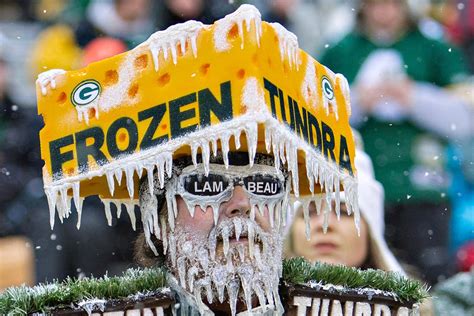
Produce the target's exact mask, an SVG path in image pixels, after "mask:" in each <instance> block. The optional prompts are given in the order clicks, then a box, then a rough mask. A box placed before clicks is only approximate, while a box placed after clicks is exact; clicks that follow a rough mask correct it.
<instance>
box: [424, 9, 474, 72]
mask: <svg viewBox="0 0 474 316" xmlns="http://www.w3.org/2000/svg"><path fill="white" fill-rule="evenodd" d="M433 11H434V15H436V17H437V18H438V19H439V20H440V22H441V23H442V24H444V25H445V27H446V31H447V35H448V37H449V39H450V40H451V41H452V42H454V43H456V44H457V45H459V47H460V48H461V50H462V51H463V53H464V56H465V58H466V60H467V61H468V64H469V68H470V71H471V73H474V1H472V0H448V1H444V2H441V3H439V4H438V5H437V6H435V7H434V9H433Z"/></svg>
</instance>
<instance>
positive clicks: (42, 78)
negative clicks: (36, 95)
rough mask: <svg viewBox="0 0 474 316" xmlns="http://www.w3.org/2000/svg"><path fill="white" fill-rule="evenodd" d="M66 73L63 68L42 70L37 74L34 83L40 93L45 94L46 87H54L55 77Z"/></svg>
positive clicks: (46, 91)
mask: <svg viewBox="0 0 474 316" xmlns="http://www.w3.org/2000/svg"><path fill="white" fill-rule="evenodd" d="M65 73H66V71H65V70H63V69H50V70H47V71H45V72H42V73H40V74H39V75H38V79H36V83H37V84H38V85H39V86H40V89H41V94H42V95H46V94H47V93H48V90H47V89H46V87H47V86H48V85H49V86H50V87H51V89H53V90H54V89H56V77H57V76H61V75H64V74H65Z"/></svg>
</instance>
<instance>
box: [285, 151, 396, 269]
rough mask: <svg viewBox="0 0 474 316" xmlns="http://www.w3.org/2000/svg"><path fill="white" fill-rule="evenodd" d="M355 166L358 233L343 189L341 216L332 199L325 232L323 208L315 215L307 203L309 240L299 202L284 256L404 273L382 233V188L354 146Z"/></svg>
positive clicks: (367, 162)
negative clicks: (358, 216) (337, 214)
mask: <svg viewBox="0 0 474 316" xmlns="http://www.w3.org/2000/svg"><path fill="white" fill-rule="evenodd" d="M355 166H356V169H357V177H358V193H359V197H358V203H359V209H360V212H361V221H360V236H359V235H358V232H357V229H356V227H355V225H354V217H353V215H348V214H347V211H346V206H345V197H344V193H341V210H340V212H341V216H340V219H338V218H337V216H336V213H335V203H336V202H335V201H333V202H332V206H331V210H330V214H329V226H328V228H327V232H326V233H324V229H323V221H324V219H323V218H324V215H323V214H322V211H321V214H319V215H318V214H317V212H316V206H315V204H314V203H311V204H310V208H309V215H310V232H311V234H310V236H311V238H310V240H307V239H306V234H305V221H304V217H303V210H302V207H301V205H299V206H298V208H297V209H296V215H295V217H294V220H293V222H292V223H291V224H290V226H289V231H288V234H287V236H286V240H285V257H300V256H302V257H304V258H306V259H307V260H309V261H311V262H316V261H321V262H326V263H329V264H342V265H346V266H350V267H355V268H361V269H381V270H385V271H394V272H398V273H401V274H403V275H404V274H405V272H404V270H403V268H402V267H401V265H400V263H399V262H398V261H397V259H396V258H395V257H394V255H393V254H392V252H391V251H390V249H389V248H388V246H387V244H386V242H385V239H384V236H383V232H384V226H385V224H384V208H383V207H384V206H383V200H384V190H383V187H382V185H381V184H380V183H379V182H378V181H377V180H375V178H374V171H373V167H372V161H371V160H370V158H369V156H367V154H366V153H364V152H363V151H361V150H357V152H356V158H355ZM322 203H323V205H324V204H325V202H322ZM323 207H326V206H325V205H324V206H323Z"/></svg>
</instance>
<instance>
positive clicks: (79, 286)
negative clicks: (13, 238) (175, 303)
mask: <svg viewBox="0 0 474 316" xmlns="http://www.w3.org/2000/svg"><path fill="white" fill-rule="evenodd" d="M164 287H166V273H165V271H164V270H163V269H159V268H155V269H129V270H127V271H125V272H124V273H123V275H122V276H119V277H108V276H103V277H101V278H93V277H91V278H82V279H72V278H68V279H66V280H64V281H63V282H54V283H49V284H39V285H37V286H34V287H27V286H20V287H12V288H8V289H6V290H5V292H3V293H2V294H0V315H7V314H8V315H25V314H28V313H31V312H35V311H39V312H46V311H48V310H49V309H51V308H53V307H54V308H58V307H61V306H69V305H70V304H71V303H78V302H81V301H83V300H88V299H95V298H100V299H106V300H108V299H119V298H126V297H128V296H130V295H135V294H137V293H147V292H153V291H157V290H159V289H161V288H164Z"/></svg>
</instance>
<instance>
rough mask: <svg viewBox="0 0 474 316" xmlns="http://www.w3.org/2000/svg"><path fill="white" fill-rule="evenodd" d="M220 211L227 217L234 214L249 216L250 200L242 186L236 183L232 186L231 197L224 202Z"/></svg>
mask: <svg viewBox="0 0 474 316" xmlns="http://www.w3.org/2000/svg"><path fill="white" fill-rule="evenodd" d="M222 213H223V215H224V216H227V217H229V218H231V217H234V216H247V217H248V216H249V214H250V200H249V197H248V195H247V192H245V190H244V188H243V187H242V186H240V185H237V186H235V187H234V191H233V192H232V197H231V199H230V200H229V201H227V202H226V203H225V204H224V209H223V212H222Z"/></svg>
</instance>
